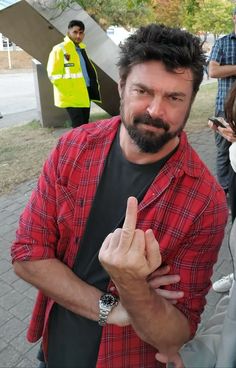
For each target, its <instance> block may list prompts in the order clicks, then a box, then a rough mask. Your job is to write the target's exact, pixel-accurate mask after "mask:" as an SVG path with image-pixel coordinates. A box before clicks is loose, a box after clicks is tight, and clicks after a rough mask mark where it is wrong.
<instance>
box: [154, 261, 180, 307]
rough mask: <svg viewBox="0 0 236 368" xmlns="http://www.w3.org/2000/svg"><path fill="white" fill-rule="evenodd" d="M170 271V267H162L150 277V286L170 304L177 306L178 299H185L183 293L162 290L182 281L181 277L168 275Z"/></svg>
mask: <svg viewBox="0 0 236 368" xmlns="http://www.w3.org/2000/svg"><path fill="white" fill-rule="evenodd" d="M169 271H170V266H161V267H159V268H158V269H157V270H156V271H154V272H153V273H152V274H151V275H149V277H148V279H147V280H148V283H149V285H150V286H151V287H152V288H153V289H154V290H155V292H156V293H157V294H158V295H161V296H162V297H163V298H165V299H166V300H169V302H170V303H172V304H176V303H177V301H178V299H181V298H183V296H184V292H183V291H173V290H165V289H162V288H161V287H162V286H168V285H171V284H175V283H177V282H179V281H180V276H179V275H168V273H169Z"/></svg>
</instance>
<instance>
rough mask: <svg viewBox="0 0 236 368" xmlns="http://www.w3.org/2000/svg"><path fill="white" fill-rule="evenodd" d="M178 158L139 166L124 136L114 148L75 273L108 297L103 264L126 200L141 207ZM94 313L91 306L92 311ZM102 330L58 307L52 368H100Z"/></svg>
mask: <svg viewBox="0 0 236 368" xmlns="http://www.w3.org/2000/svg"><path fill="white" fill-rule="evenodd" d="M172 154H173V152H172V153H171V154H170V155H168V156H167V157H165V158H164V159H162V160H160V161H158V162H155V163H153V164H147V165H146V164H145V165H138V164H133V163H131V162H129V161H127V160H126V159H125V157H124V156H123V153H122V151H121V148H120V143H119V132H118V133H117V135H116V138H115V140H114V142H113V144H112V146H111V150H110V153H109V155H108V158H107V160H106V163H105V168H104V171H103V174H102V178H101V180H100V183H99V185H98V189H97V192H96V195H95V198H94V201H93V205H92V208H91V211H90V215H89V218H88V221H87V224H86V230H85V234H84V237H83V240H82V243H81V246H80V250H79V252H78V255H77V258H76V261H75V265H74V267H73V271H74V273H75V274H76V275H77V276H78V277H80V278H81V279H82V280H84V281H86V282H87V283H88V284H91V285H94V286H95V287H97V288H98V289H100V290H103V291H106V290H107V285H108V283H109V276H108V274H107V273H106V271H105V270H104V269H103V268H102V266H101V264H100V263H99V260H98V252H99V249H100V247H101V245H102V243H103V241H104V239H105V238H106V236H107V235H108V234H109V233H110V232H113V231H114V230H115V229H116V228H117V227H121V226H122V224H123V221H124V215H125V211H126V204H127V199H128V197H129V196H135V197H136V198H138V201H139V202H140V201H141V200H142V198H143V197H144V195H145V193H146V191H147V189H148V187H149V186H150V184H151V183H152V181H153V180H154V178H155V177H156V175H157V174H158V172H159V171H160V169H161V168H162V166H163V165H164V164H165V162H166V161H167V160H168V159H169V157H170V156H171V155H172ZM88 307H89V306H88ZM101 333H102V327H100V326H99V325H98V323H97V322H96V321H91V320H88V319H86V318H84V317H81V316H79V315H76V314H74V313H72V312H70V311H68V310H67V309H65V308H63V307H61V306H60V305H58V304H55V305H54V307H53V310H52V312H51V315H50V323H49V355H48V368H59V367H67V368H93V367H95V366H96V361H97V354H98V349H99V344H100V338H101Z"/></svg>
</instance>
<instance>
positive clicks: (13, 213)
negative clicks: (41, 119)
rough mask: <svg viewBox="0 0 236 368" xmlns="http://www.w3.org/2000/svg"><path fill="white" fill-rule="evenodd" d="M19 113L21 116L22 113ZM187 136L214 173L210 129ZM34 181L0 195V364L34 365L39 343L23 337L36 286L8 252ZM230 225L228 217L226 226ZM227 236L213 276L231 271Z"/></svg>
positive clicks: (213, 298)
mask: <svg viewBox="0 0 236 368" xmlns="http://www.w3.org/2000/svg"><path fill="white" fill-rule="evenodd" d="M19 116H20V118H22V116H21V115H19ZM1 120H3V119H1ZM1 120H0V125H1ZM18 121H19V120H18ZM189 140H190V142H191V143H192V145H193V146H194V148H195V149H196V150H197V152H198V153H199V155H200V156H201V157H202V159H203V161H205V163H206V164H207V165H208V167H209V168H210V169H211V170H212V172H213V173H215V170H214V167H215V144H214V139H213V135H212V133H211V132H210V131H209V129H207V128H206V129H204V130H203V131H201V132H198V133H192V134H190V135H189ZM34 185H35V180H32V181H29V182H26V183H23V184H21V185H19V186H18V187H17V188H16V189H15V190H14V191H13V192H12V193H10V194H9V195H3V196H0V224H1V227H0V368H7V367H9V368H12V367H22V368H32V367H36V366H37V362H36V358H35V357H36V354H37V350H38V346H37V344H34V345H32V344H29V343H28V342H27V341H26V339H25V334H26V329H27V326H28V322H29V318H30V314H31V311H32V307H33V303H34V299H35V295H36V290H35V289H34V288H33V287H32V286H30V285H29V284H27V283H25V282H24V281H23V280H20V279H19V278H18V277H17V276H16V275H15V274H14V273H13V270H12V265H11V259H10V254H9V252H10V246H11V242H12V241H13V239H14V238H15V230H16V227H17V224H18V220H19V215H20V213H21V212H22V210H23V208H24V206H25V204H26V202H27V201H28V198H29V196H30V193H31V191H32V188H33V187H34ZM229 227H230V219H229V224H228V229H229ZM228 229H227V230H228ZM227 240H228V231H227V233H226V236H225V239H224V241H223V244H222V247H221V251H220V254H219V258H218V262H217V263H216V265H215V268H214V274H213V277H212V280H216V279H217V278H219V277H221V276H222V275H225V274H228V273H229V272H232V263H231V259H230V254H229V250H228V246H227ZM220 297H221V294H217V293H215V292H214V291H212V290H211V291H210V293H209V295H208V307H207V308H206V310H205V312H204V315H203V320H205V319H207V318H208V316H209V315H211V314H212V311H213V310H214V307H215V305H216V303H217V301H218V300H219V298H220Z"/></svg>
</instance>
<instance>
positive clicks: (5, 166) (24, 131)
mask: <svg viewBox="0 0 236 368" xmlns="http://www.w3.org/2000/svg"><path fill="white" fill-rule="evenodd" d="M216 89H217V83H216V82H215V83H210V84H205V85H202V86H201V88H200V91H199V93H198V95H197V97H196V99H195V101H194V104H193V107H192V111H191V114H190V117H189V120H188V122H187V125H186V131H187V132H188V133H193V132H197V131H200V130H202V129H204V128H206V127H207V118H208V117H209V116H211V115H214V104H215V95H216ZM107 117H108V115H107V114H106V113H104V112H103V113H101V112H96V113H94V114H93V113H92V114H91V119H90V120H91V121H96V120H99V119H104V118H107ZM57 139H58V138H57V136H56V135H55V134H54V130H53V129H47V128H42V127H41V125H40V124H39V122H37V121H33V122H31V123H30V124H27V125H22V126H16V127H13V128H5V129H4V128H3V129H0V195H2V194H4V193H8V192H10V191H11V190H12V189H14V188H15V186H16V185H18V184H20V183H22V182H24V181H26V180H30V179H33V178H36V177H37V176H38V175H39V173H40V171H41V168H42V165H43V162H44V161H45V159H46V157H47V155H48V153H49V152H50V150H51V149H52V147H53V146H54V145H55V144H56V141H57Z"/></svg>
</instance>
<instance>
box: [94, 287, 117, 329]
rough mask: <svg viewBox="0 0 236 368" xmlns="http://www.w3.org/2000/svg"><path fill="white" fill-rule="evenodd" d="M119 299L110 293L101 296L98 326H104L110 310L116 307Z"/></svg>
mask: <svg viewBox="0 0 236 368" xmlns="http://www.w3.org/2000/svg"><path fill="white" fill-rule="evenodd" d="M118 303H119V299H118V298H117V297H116V296H115V295H113V294H110V293H106V294H103V295H102V296H101V298H100V299H99V320H98V324H99V325H100V326H105V324H106V322H107V317H108V314H109V313H110V312H111V310H112V309H113V308H114V307H116V306H117V304H118Z"/></svg>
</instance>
